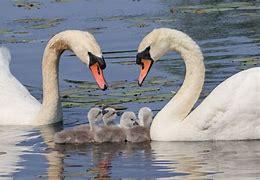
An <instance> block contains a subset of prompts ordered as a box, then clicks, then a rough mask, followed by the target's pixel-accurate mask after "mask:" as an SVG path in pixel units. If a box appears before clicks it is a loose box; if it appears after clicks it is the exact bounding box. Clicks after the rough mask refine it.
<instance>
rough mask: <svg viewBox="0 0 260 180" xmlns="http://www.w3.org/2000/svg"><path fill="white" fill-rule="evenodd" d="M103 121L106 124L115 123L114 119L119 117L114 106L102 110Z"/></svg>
mask: <svg viewBox="0 0 260 180" xmlns="http://www.w3.org/2000/svg"><path fill="white" fill-rule="evenodd" d="M102 114H103V117H102V119H103V122H104V124H105V125H106V126H109V125H112V124H114V122H113V120H114V119H115V118H116V117H117V111H116V110H115V109H114V108H110V107H108V108H105V109H103V110H102Z"/></svg>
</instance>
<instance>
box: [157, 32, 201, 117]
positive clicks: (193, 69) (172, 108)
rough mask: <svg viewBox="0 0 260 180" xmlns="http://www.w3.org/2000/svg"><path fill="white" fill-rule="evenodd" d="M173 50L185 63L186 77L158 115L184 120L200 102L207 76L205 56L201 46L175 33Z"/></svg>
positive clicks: (173, 35) (172, 44)
mask: <svg viewBox="0 0 260 180" xmlns="http://www.w3.org/2000/svg"><path fill="white" fill-rule="evenodd" d="M170 39H171V47H170V49H171V50H175V51H177V52H179V53H180V55H181V57H182V58H183V60H184V62H185V67H186V75H185V79H184V82H183V85H182V86H181V88H180V89H179V91H178V92H177V94H176V95H175V96H174V97H173V98H172V99H171V100H170V101H169V102H168V104H167V105H166V106H165V107H164V108H163V109H162V110H161V111H160V112H159V113H158V115H157V118H158V119H160V120H161V119H167V120H170V121H172V120H184V119H185V117H187V115H188V114H189V112H190V111H191V109H192V107H193V106H194V104H195V103H196V101H197V100H198V98H199V96H200V93H201V90H202V87H203V84H204V76H205V67H204V63H203V55H202V53H201V50H200V48H199V46H198V45H197V44H196V43H195V42H194V41H193V40H192V39H191V38H189V37H188V36H187V35H185V34H183V33H181V32H178V31H177V32H173V33H172V36H171V37H170Z"/></svg>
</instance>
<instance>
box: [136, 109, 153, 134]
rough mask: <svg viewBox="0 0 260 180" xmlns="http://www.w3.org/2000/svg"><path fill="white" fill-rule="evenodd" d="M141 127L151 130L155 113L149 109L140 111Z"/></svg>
mask: <svg viewBox="0 0 260 180" xmlns="http://www.w3.org/2000/svg"><path fill="white" fill-rule="evenodd" d="M138 119H139V125H140V126H143V127H145V128H149V129H150V126H151V124H152V121H153V112H152V110H151V109H150V108H149V107H142V108H141V109H139V111H138Z"/></svg>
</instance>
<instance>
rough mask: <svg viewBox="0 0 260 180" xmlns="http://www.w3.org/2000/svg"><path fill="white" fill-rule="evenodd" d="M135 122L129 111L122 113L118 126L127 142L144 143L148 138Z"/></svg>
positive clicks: (143, 129) (145, 132)
mask: <svg viewBox="0 0 260 180" xmlns="http://www.w3.org/2000/svg"><path fill="white" fill-rule="evenodd" d="M137 121H138V119H137V118H136V115H135V113H134V112H131V111H127V112H124V113H123V114H122V116H121V118H120V126H121V127H122V129H123V130H124V133H125V134H126V141H128V142H144V141H147V139H148V138H149V137H150V135H149V132H148V131H146V128H145V127H142V126H139V124H138V122H137ZM147 132H148V134H147ZM149 139H150V138H149Z"/></svg>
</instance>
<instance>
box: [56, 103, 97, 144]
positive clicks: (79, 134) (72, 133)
mask: <svg viewBox="0 0 260 180" xmlns="http://www.w3.org/2000/svg"><path fill="white" fill-rule="evenodd" d="M101 118H102V114H101V109H99V108H91V109H90V110H89V112H88V121H89V125H86V124H84V125H79V126H75V127H73V128H72V129H67V130H62V131H60V132H58V133H56V134H55V136H54V142H55V143H57V144H83V143H91V142H95V139H94V136H95V131H96V130H98V129H99V127H98V126H97V125H96V123H97V122H98V121H100V120H101Z"/></svg>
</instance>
